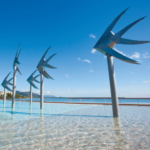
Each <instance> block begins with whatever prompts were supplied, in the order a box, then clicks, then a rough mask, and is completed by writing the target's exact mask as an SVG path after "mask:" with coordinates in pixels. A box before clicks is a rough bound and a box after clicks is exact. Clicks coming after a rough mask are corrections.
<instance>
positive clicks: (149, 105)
mask: <svg viewBox="0 0 150 150" xmlns="http://www.w3.org/2000/svg"><path fill="white" fill-rule="evenodd" d="M0 100H1V101H2V99H0ZM7 101H11V100H8V99H7ZM16 101H17V102H27V103H30V101H23V100H16ZM32 102H33V103H40V101H32ZM44 103H50V104H76V105H112V103H81V102H80V103H74V102H44ZM119 105H120V106H147V107H150V104H119Z"/></svg>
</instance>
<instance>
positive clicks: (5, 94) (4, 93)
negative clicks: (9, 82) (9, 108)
mask: <svg viewBox="0 0 150 150" xmlns="http://www.w3.org/2000/svg"><path fill="white" fill-rule="evenodd" d="M5 102H6V88H4V101H3V104H4V106H5Z"/></svg>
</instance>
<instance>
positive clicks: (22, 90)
mask: <svg viewBox="0 0 150 150" xmlns="http://www.w3.org/2000/svg"><path fill="white" fill-rule="evenodd" d="M17 91H20V92H29V90H27V89H25V90H24V89H21V90H19V89H17Z"/></svg>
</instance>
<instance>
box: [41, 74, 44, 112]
mask: <svg viewBox="0 0 150 150" xmlns="http://www.w3.org/2000/svg"><path fill="white" fill-rule="evenodd" d="M43 92H44V76H43V74H41V89H40V95H41V99H40V109H43V101H44V93H43Z"/></svg>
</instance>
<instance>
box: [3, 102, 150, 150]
mask: <svg viewBox="0 0 150 150" xmlns="http://www.w3.org/2000/svg"><path fill="white" fill-rule="evenodd" d="M39 107H40V104H39V103H33V105H32V109H30V106H29V103H28V102H16V108H15V110H14V112H12V110H11V102H8V101H7V103H6V106H5V109H4V108H3V104H2V101H0V149H14V150H16V149H20V150H22V149H26V150H30V149H31V150H33V149H58V150H60V149H64V150H71V149H86V150H87V149H92V150H94V149H95V150H97V149H150V120H149V117H150V107H137V106H120V107H119V108H120V119H117V118H113V117H112V108H111V107H112V106H100V105H98V106H97V105H74V104H72V105H67V104H48V103H47V104H44V110H43V113H41V112H40V109H39Z"/></svg>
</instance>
